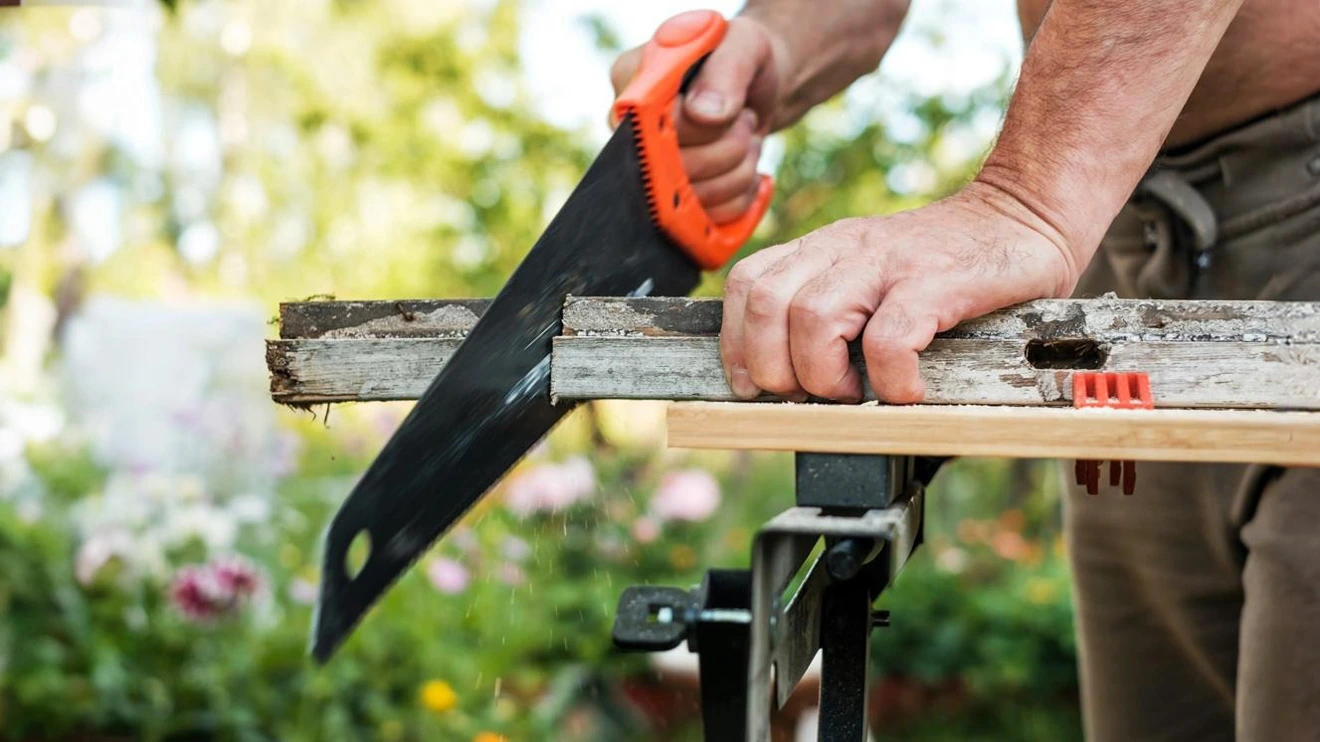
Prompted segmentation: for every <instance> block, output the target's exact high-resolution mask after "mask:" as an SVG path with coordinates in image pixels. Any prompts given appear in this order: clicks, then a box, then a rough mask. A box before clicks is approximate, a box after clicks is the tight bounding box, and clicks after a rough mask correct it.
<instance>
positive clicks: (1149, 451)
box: [668, 402, 1320, 466]
mask: <svg viewBox="0 0 1320 742" xmlns="http://www.w3.org/2000/svg"><path fill="white" fill-rule="evenodd" d="M668 421H669V446H670V447H671V448H717V449H747V450H779V451H818V452H827V453H859V454H911V455H924V456H989V457H1005V458H1062V459H1099V460H1115V459H1126V460H1134V461H1202V462H1204V461H1218V462H1258V463H1267V464H1279V465H1285V466H1320V415H1317V414H1315V413H1312V412H1279V411H1275V410H1169V409H1164V410H1102V409H1084V410H1075V409H1072V408H1051V407H1034V408H1032V407H1028V408H1023V407H994V406H962V405H958V406H943V407H940V406H932V405H915V406H908V407H901V406H900V407H895V406H888V405H875V404H869V405H860V406H859V405H823V404H782V403H780V404H764V403H759V404H758V403H750V404H746V403H745V404H731V403H727V402H682V403H677V404H672V405H670V406H669V418H668ZM1042 431H1045V432H1046V434H1042Z"/></svg>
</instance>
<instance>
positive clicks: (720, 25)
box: [614, 10, 774, 270]
mask: <svg viewBox="0 0 1320 742" xmlns="http://www.w3.org/2000/svg"><path fill="white" fill-rule="evenodd" d="M728 26H729V24H728V22H727V21H725V20H724V17H723V16H721V15H720V14H719V13H716V12H715V11H713V10H693V11H690V12H687V13H681V14H679V15H676V16H674V17H673V18H670V19H669V20H667V21H665V22H664V23H663V24H661V26H660V28H659V30H657V31H656V32H655V36H654V37H652V38H651V41H650V42H648V43H647V45H646V46H645V47H644V48H643V49H642V60H641V64H640V65H639V66H638V68H637V74H636V75H635V76H634V77H633V79H632V82H630V83H628V87H626V88H624V90H623V93H622V94H621V95H620V96H619V97H618V99H617V100H615V101H614V116H615V118H616V119H618V120H620V121H622V120H624V119H625V118H627V119H628V120H629V121H630V123H631V125H632V128H633V136H634V137H635V139H636V140H637V152H638V156H639V158H640V160H641V164H642V177H643V178H644V179H645V180H646V200H647V203H648V205H649V206H650V209H651V218H652V219H653V220H654V221H655V225H656V226H657V227H659V228H660V230H661V231H663V232H664V233H665V234H666V235H667V236H668V237H669V239H671V240H673V241H674V243H675V244H677V245H678V246H679V247H680V248H682V249H683V251H684V252H685V253H687V254H688V256H689V257H691V258H692V260H694V261H695V262H696V263H697V265H700V266H701V267H702V268H704V269H706V270H712V269H714V268H718V267H720V266H721V265H724V263H725V262H727V261H728V260H729V258H730V257H732V256H733V254H734V253H735V252H737V251H738V248H740V247H742V246H743V243H745V242H747V238H748V237H751V236H752V231H753V230H755V229H756V225H757V223H758V222H760V221H761V217H762V216H764V215H765V212H766V209H768V208H769V207H770V196H771V195H772V193H773V192H774V184H773V182H772V181H771V179H770V177H769V176H766V175H762V176H761V180H760V184H759V185H758V187H757V190H756V197H755V198H754V199H753V201H752V205H751V206H750V207H749V208H748V209H747V212H746V213H744V214H743V215H742V216H740V217H738V218H737V219H735V220H734V221H732V222H729V223H727V224H716V223H715V222H714V221H712V220H711V218H710V215H709V214H707V213H706V210H705V209H703V208H702V206H701V202H700V201H699V200H698V199H697V195H696V193H694V192H693V190H692V183H691V181H689V180H688V177H687V173H686V172H684V170H683V160H682V158H681V157H680V156H679V149H678V131H677V130H676V127H675V126H674V121H673V108H674V101H675V99H676V98H677V97H678V96H679V94H680V93H681V91H682V88H683V83H684V81H685V79H686V78H687V76H688V73H689V71H690V70H691V69H692V68H693V67H694V66H695V65H697V64H698V63H700V62H701V61H702V60H703V59H705V57H706V55H708V54H710V53H711V52H712V51H714V50H715V47H717V46H719V44H720V42H721V41H723V40H724V33H725V31H726V30H727V29H728Z"/></svg>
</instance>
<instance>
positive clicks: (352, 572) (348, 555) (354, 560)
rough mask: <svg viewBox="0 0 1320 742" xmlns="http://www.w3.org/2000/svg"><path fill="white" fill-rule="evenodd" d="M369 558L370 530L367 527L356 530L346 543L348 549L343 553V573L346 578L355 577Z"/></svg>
mask: <svg viewBox="0 0 1320 742" xmlns="http://www.w3.org/2000/svg"><path fill="white" fill-rule="evenodd" d="M370 558H371V532H370V531H368V530H367V529H365V528H364V529H362V530H361V531H358V534H357V535H356V536H354V537H353V540H352V542H350V543H349V545H348V551H347V552H345V554H344V574H345V575H346V576H347V577H348V579H350V580H352V579H356V578H357V576H358V575H359V574H361V572H362V568H363V567H365V566H367V560H368V559H370Z"/></svg>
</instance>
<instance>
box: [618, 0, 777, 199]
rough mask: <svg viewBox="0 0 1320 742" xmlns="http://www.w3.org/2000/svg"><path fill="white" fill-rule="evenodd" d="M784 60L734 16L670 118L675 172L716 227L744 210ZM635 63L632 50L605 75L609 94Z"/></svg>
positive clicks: (759, 29)
mask: <svg viewBox="0 0 1320 742" xmlns="http://www.w3.org/2000/svg"><path fill="white" fill-rule="evenodd" d="M786 56H787V55H786V54H785V52H784V45H783V44H782V43H781V42H779V41H778V40H776V39H775V37H774V36H773V35H772V33H771V32H770V30H769V29H767V28H766V27H765V26H764V25H763V24H761V23H760V22H758V21H756V20H753V19H751V18H745V17H739V18H734V19H733V20H731V21H729V29H728V32H727V33H726V34H725V37H724V41H723V42H721V43H720V46H719V48H717V49H716V50H715V51H714V52H712V53H711V55H710V58H709V59H707V60H706V64H705V65H704V66H703V67H702V68H701V73H700V74H699V75H697V78H696V79H695V80H694V81H693V82H692V84H691V85H690V86H689V87H688V91H687V94H686V95H685V96H684V98H683V100H682V102H681V103H680V104H679V105H678V111H676V112H675V120H676V121H677V123H678V141H679V144H680V145H681V147H682V154H683V168H684V170H686V171H687V174H688V179H689V180H691V182H692V188H693V191H694V192H695V193H696V194H697V198H698V199H700V201H701V205H702V206H703V207H705V209H706V212H707V213H708V214H710V216H711V219H713V220H714V221H715V222H716V223H725V222H730V221H733V220H734V219H737V218H738V217H739V216H741V215H742V213H743V212H745V211H746V210H747V208H748V207H749V206H751V203H752V198H753V197H754V196H755V194H756V187H757V175H756V163H757V160H758V159H759V158H760V156H761V143H762V142H763V141H764V139H765V137H766V135H767V134H769V133H770V132H771V131H772V130H773V128H774V126H775V119H776V116H777V114H778V110H777V109H778V101H779V95H780V86H781V84H782V81H783V80H784V77H785V70H786V69H787V64H788V60H787V59H785V57H786ZM640 59H641V47H637V48H635V49H632V50H629V51H627V52H625V53H624V54H622V55H620V57H619V58H618V59H617V60H615V62H614V66H613V67H612V68H611V70H610V80H611V81H612V82H613V83H614V94H615V95H618V94H619V93H621V92H622V91H623V89H624V87H626V86H627V85H628V82H629V81H630V80H631V79H632V77H633V75H634V74H635V73H636V72H637V64H638V62H639V60H640Z"/></svg>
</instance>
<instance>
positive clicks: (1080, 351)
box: [1026, 339, 1109, 371]
mask: <svg viewBox="0 0 1320 742" xmlns="http://www.w3.org/2000/svg"><path fill="white" fill-rule="evenodd" d="M1026 356H1027V364H1028V365H1029V366H1031V367H1032V368H1035V369H1068V370H1076V371H1095V370H1098V369H1102V368H1104V367H1105V361H1107V360H1109V350H1108V349H1107V348H1105V347H1104V346H1103V345H1101V344H1099V343H1097V342H1096V341H1094V340H1080V339H1074V340H1029V341H1027V348H1026Z"/></svg>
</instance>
